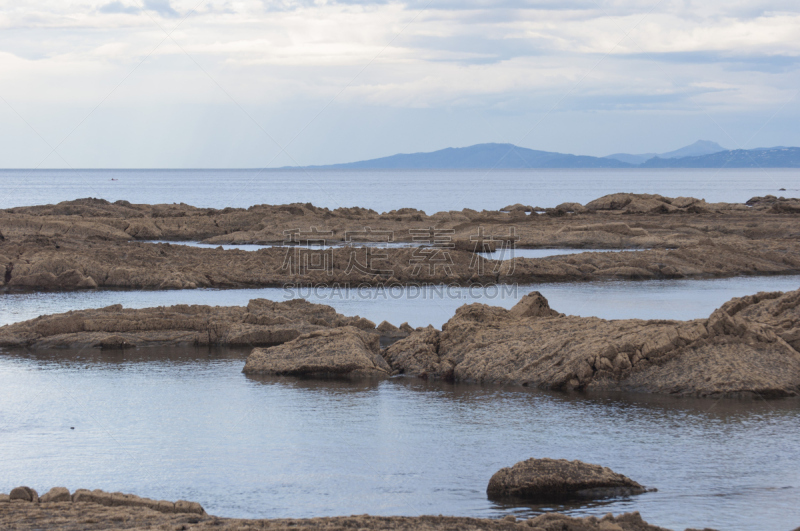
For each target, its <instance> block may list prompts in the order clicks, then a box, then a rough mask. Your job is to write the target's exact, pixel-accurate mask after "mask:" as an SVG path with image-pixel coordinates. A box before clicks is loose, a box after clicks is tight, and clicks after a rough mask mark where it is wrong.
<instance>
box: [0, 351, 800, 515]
mask: <svg viewBox="0 0 800 531" xmlns="http://www.w3.org/2000/svg"><path fill="white" fill-rule="evenodd" d="M226 350H227V349H194V348H183V349H158V348H151V349H134V350H128V351H124V352H119V351H118V352H113V351H101V350H83V351H77V352H75V351H68V350H59V351H49V352H47V351H45V352H22V353H17V352H15V353H5V354H3V355H0V404H2V405H3V407H2V408H0V432H1V436H0V453H1V454H2V455H3V457H4V460H3V462H4V465H3V475H2V477H1V478H0V490H5V491H6V492H8V490H9V489H10V488H12V487H14V486H16V485H18V484H29V485H31V486H32V487H34V488H37V489H38V490H40V491H41V490H46V489H49V488H50V487H52V486H54V485H57V484H58V485H65V486H67V487H69V488H71V489H76V488H85V487H90V488H103V489H108V490H122V491H126V492H133V493H138V494H142V495H146V496H150V497H155V498H164V499H179V498H188V499H194V500H197V501H199V502H201V503H202V504H203V505H204V506H205V507H206V509H207V510H208V511H209V512H210V513H211V514H218V515H223V516H243V517H283V516H285V517H290V516H294V517H305V516H319V515H340V514H359V513H366V512H369V513H371V514H406V515H414V514H440V513H441V514H457V515H472V516H482V517H487V516H488V517H497V516H501V515H503V514H506V513H508V512H514V513H516V514H518V515H520V516H529V515H533V514H538V513H539V512H542V511H551V510H563V511H567V512H569V513H571V514H580V515H584V514H594V515H598V516H599V515H602V514H604V513H606V512H609V511H613V512H615V513H616V512H621V511H629V510H638V511H641V512H642V514H643V515H644V517H645V518H646V519H647V520H649V521H650V522H652V523H655V524H657V525H662V526H666V527H674V528H680V529H683V528H685V527H703V526H712V527H718V528H724V529H753V528H786V529H788V528H791V526H792V525H795V524H796V522H797V521H798V519H800V509H798V507H797V504H796V503H795V502H796V500H797V496H798V487H800V485H798V477H800V464H798V462H797V459H796V455H797V449H798V443H797V441H798V440H800V402H799V401H798V399H783V400H772V401H769V402H764V401H758V400H755V401H754V400H708V399H701V400H695V399H685V398H683V399H677V398H672V397H663V396H651V395H634V394H621V393H617V394H609V393H603V394H600V393H595V394H581V393H569V394H568V393H556V392H542V391H536V390H530V389H525V388H520V387H504V386H479V385H470V384H448V383H442V382H427V381H423V380H418V379H411V378H402V377H401V378H392V379H389V380H384V381H379V382H376V381H360V382H347V381H341V380H322V381H320V380H310V379H298V378H288V377H280V378H279V377H247V376H245V375H244V374H242V372H241V371H242V368H243V366H244V356H245V355H246V351H241V350H239V351H233V350H230V351H226ZM71 427H74V428H75V429H74V430H71V429H70V428H71ZM529 457H551V458H566V459H581V460H583V461H586V462H591V463H599V464H603V465H605V466H609V467H611V468H612V469H614V470H616V471H618V472H620V473H623V474H626V475H628V476H630V477H632V478H633V479H635V480H637V481H639V482H640V483H642V484H644V485H647V486H652V487H657V488H658V489H659V491H658V492H655V493H648V494H644V495H640V496H635V497H631V498H622V499H613V500H604V501H601V502H597V503H589V504H580V505H568V506H557V505H538V506H524V505H513V506H509V505H503V504H497V503H493V502H490V501H489V500H488V499H487V498H486V494H485V489H486V485H487V483H488V480H489V478H490V477H491V475H492V474H493V473H494V472H495V471H497V470H498V469H500V468H502V467H504V466H510V465H512V464H514V463H515V462H517V461H520V460H523V459H527V458H529Z"/></svg>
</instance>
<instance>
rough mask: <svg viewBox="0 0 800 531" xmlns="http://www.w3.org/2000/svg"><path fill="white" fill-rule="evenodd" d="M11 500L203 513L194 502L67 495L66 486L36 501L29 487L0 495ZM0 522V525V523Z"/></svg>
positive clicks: (97, 494) (113, 494)
mask: <svg viewBox="0 0 800 531" xmlns="http://www.w3.org/2000/svg"><path fill="white" fill-rule="evenodd" d="M15 500H18V501H20V502H27V503H28V504H32V505H33V504H44V505H49V504H51V503H93V504H98V505H104V506H106V507H138V508H147V509H150V510H153V511H157V512H160V513H168V514H183V513H186V514H197V515H205V514H206V511H205V510H204V509H203V507H202V506H201V505H200V504H199V503H197V502H190V501H186V500H178V501H176V502H170V501H165V500H151V499H150V498H141V497H139V496H136V495H135V494H123V493H121V492H105V491H102V490H99V489H95V490H86V489H78V490H76V491H75V492H74V493H73V494H71V495H70V492H69V489H67V488H66V487H53V488H52V489H50V491H48V492H47V494H45V495H44V496H42V497H41V498H40V497H39V496H38V494H37V493H36V491H35V490H34V489H32V488H30V487H17V488H15V489H12V490H11V493H9V494H0V503H2V502H9V503H11V502H14V501H15ZM0 523H2V521H1V520H0ZM0 527H3V528H4V529H5V527H4V526H3V525H0Z"/></svg>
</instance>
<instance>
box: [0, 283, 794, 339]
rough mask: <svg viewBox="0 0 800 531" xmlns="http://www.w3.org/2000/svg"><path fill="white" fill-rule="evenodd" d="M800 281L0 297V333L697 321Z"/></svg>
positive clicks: (791, 287) (104, 292)
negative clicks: (215, 324) (296, 317)
mask: <svg viewBox="0 0 800 531" xmlns="http://www.w3.org/2000/svg"><path fill="white" fill-rule="evenodd" d="M799 288H800V277H796V276H779V277H739V278H726V279H718V280H654V281H641V282H624V281H608V282H578V283H574V284H569V283H556V284H534V285H525V286H513V285H510V286H487V287H484V288H463V287H459V286H428V287H425V288H422V287H409V288H404V289H402V288H399V287H395V288H391V289H379V288H354V289H349V290H344V289H342V290H338V289H331V288H322V287H317V288H307V287H306V288H291V287H286V288H262V289H227V290H214V289H195V290H176V291H111V290H96V291H95V290H93V291H70V292H58V293H7V294H3V295H0V326H2V325H5V324H10V323H16V322H19V321H25V320H27V319H33V318H35V317H38V316H39V315H46V314H53V313H61V312H66V311H69V310H82V309H88V308H102V307H104V306H109V305H112V304H118V303H119V304H122V305H123V306H125V307H126V308H148V307H153V306H169V305H172V304H209V305H212V306H246V305H247V302H248V301H249V300H250V299H256V298H264V299H270V300H274V301H284V300H289V299H294V298H303V299H307V300H309V301H311V302H315V303H318V304H327V305H329V306H331V307H333V308H334V309H336V311H338V312H340V313H342V314H344V315H359V316H361V317H366V318H367V319H370V320H371V321H374V322H375V323H376V324H378V323H380V322H381V321H384V320H385V321H389V322H390V323H392V324H394V325H400V324H401V323H404V322H408V323H409V324H410V325H411V326H413V327H418V326H427V325H429V324H432V325H434V326H435V327H437V328H441V326H442V325H443V324H444V323H445V322H447V320H448V319H450V317H452V316H453V314H454V313H455V311H456V309H457V308H458V307H459V306H462V305H464V304H470V303H473V302H480V303H484V304H490V305H493V306H502V307H504V308H511V307H512V306H513V305H514V304H516V303H517V301H518V300H519V299H520V298H522V297H523V296H524V295H525V294H526V293H529V292H531V291H540V292H541V293H542V294H543V295H544V296H545V297H547V299H548V300H549V302H550V307H551V308H554V309H556V310H558V311H560V312H563V313H566V314H570V315H580V316H583V317H590V316H595V317H602V318H604V319H698V318H704V317H708V316H709V315H710V314H711V312H713V311H714V310H715V309H716V308H718V307H720V306H721V305H722V304H723V303H725V302H726V301H728V300H730V299H731V298H733V297H742V296H744V295H750V294H752V293H758V292H759V291H792V290H795V289H799Z"/></svg>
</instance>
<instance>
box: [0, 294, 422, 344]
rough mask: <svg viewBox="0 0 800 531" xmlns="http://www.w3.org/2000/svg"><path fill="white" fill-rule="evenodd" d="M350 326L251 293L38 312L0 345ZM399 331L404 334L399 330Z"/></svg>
mask: <svg viewBox="0 0 800 531" xmlns="http://www.w3.org/2000/svg"><path fill="white" fill-rule="evenodd" d="M340 326H355V327H357V328H359V329H363V330H371V331H374V330H375V324H374V323H372V322H371V321H369V320H367V319H363V318H361V317H358V316H356V317H348V316H344V315H341V314H339V313H337V312H336V311H335V310H334V309H333V308H331V307H329V306H324V305H321V304H313V303H310V302H307V301H305V300H302V299H295V300H289V301H284V302H273V301H269V300H264V299H253V300H251V301H250V302H249V303H248V305H247V307H241V306H230V307H221V306H200V305H197V306H190V305H185V304H179V305H176V306H169V307H158V308H144V309H135V310H134V309H124V308H123V307H122V306H121V305H114V306H109V307H107V308H102V309H97V310H81V311H73V312H67V313H63V314H57V315H49V316H42V317H38V318H36V319H33V320H30V321H24V322H21V323H15V324H13V325H8V326H4V327H0V346H3V347H12V348H34V349H36V348H54V347H69V348H82V347H96V348H108V349H119V348H131V347H135V346H140V347H148V346H164V345H174V346H177V345H231V346H237V345H238V346H269V345H276V344H280V343H284V342H286V341H290V340H292V339H294V338H296V337H298V336H300V335H301V334H304V333H310V332H314V331H316V330H323V329H326V328H336V327H340ZM404 335H407V334H405V333H404Z"/></svg>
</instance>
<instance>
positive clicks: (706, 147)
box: [604, 140, 725, 165]
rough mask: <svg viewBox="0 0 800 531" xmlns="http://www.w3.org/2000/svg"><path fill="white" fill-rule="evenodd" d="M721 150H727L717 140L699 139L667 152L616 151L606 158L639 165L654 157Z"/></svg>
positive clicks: (689, 155) (693, 155) (678, 156)
mask: <svg viewBox="0 0 800 531" xmlns="http://www.w3.org/2000/svg"><path fill="white" fill-rule="evenodd" d="M720 151H725V148H724V147H722V146H720V145H719V144H717V143H716V142H711V141H710V140H698V141H697V142H695V143H694V144H689V145H688V146H684V147H682V148H680V149H676V150H675V151H668V152H667V153H642V154H640V155H631V154H628V153H614V154H613V155H606V156H605V157H604V158H606V159H615V160H621V161H622V162H627V163H628V164H633V165H637V164H642V163H643V162H646V161H648V160H650V159H652V158H653V157H658V158H662V159H680V158H683V157H699V156H702V155H711V154H714V153H719V152H720Z"/></svg>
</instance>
